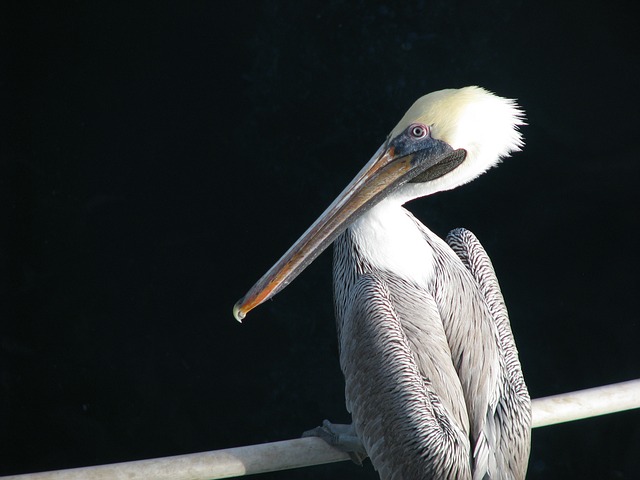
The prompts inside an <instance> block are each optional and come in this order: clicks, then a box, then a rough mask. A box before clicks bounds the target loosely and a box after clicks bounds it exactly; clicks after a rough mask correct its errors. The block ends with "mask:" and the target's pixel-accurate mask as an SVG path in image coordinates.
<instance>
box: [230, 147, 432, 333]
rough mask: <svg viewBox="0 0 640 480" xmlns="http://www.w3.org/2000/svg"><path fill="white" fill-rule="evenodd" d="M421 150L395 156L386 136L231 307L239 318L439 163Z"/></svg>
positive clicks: (272, 294)
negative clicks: (363, 217) (361, 219)
mask: <svg viewBox="0 0 640 480" xmlns="http://www.w3.org/2000/svg"><path fill="white" fill-rule="evenodd" d="M419 154H420V151H417V152H413V153H410V154H408V155H404V156H399V157H396V156H395V147H393V146H389V139H387V141H386V142H385V143H384V144H383V145H382V146H381V147H380V148H379V149H378V151H377V152H376V153H375V155H374V156H373V158H371V160H369V162H368V163H367V164H366V165H365V167H364V168H363V169H362V170H361V171H360V172H359V173H358V175H356V177H355V178H354V179H353V180H352V181H351V183H350V184H349V185H348V186H347V188H345V189H344V190H343V191H342V193H341V194H340V195H339V196H338V198H336V199H335V200H334V201H333V203H332V204H331V205H330V206H329V208H327V209H326V210H325V211H324V213H323V214H322V215H320V217H319V218H318V219H317V220H316V221H315V222H314V223H313V225H311V227H309V229H308V230H307V231H306V232H305V233H304V234H303V235H302V236H301V237H300V238H299V239H298V241H297V242H296V243H294V244H293V246H292V247H291V248H290V249H289V250H288V251H287V253H285V254H284V255H283V256H282V258H281V259H280V260H278V262H277V263H276V264H275V265H274V266H273V267H271V268H270V269H269V271H268V272H267V273H266V274H265V275H264V276H263V277H262V278H261V279H260V280H259V281H258V282H257V283H256V284H255V285H254V286H253V287H252V288H251V290H249V292H248V293H247V294H246V295H245V296H244V297H242V298H241V299H240V300H239V301H238V302H237V303H236V304H235V306H234V307H233V315H234V317H235V318H236V320H238V321H242V320H243V319H244V317H245V316H246V315H247V313H248V312H249V311H251V310H253V309H254V308H255V307H257V306H258V305H260V304H261V303H263V302H265V301H266V300H268V299H269V298H271V297H273V296H274V295H275V294H276V293H278V292H279V291H280V290H282V289H283V288H284V287H286V286H287V285H288V284H289V283H291V282H292V281H293V280H294V279H295V278H296V277H297V276H298V275H299V274H300V273H301V272H302V271H303V270H304V269H305V268H306V267H307V266H308V265H309V264H311V262H313V261H314V260H315V259H316V258H317V257H318V255H320V254H321V253H322V252H323V251H324V250H325V249H326V248H327V247H328V246H329V245H330V244H331V243H332V242H333V241H334V240H335V239H336V238H337V237H338V235H340V234H341V233H342V232H344V231H345V230H346V229H347V228H348V227H349V226H350V225H351V224H352V223H353V222H354V221H355V220H356V219H357V218H358V217H360V215H362V214H363V213H364V212H366V211H367V210H368V209H370V208H371V207H373V206H374V205H375V204H377V203H378V202H380V201H381V200H382V199H383V198H384V197H386V196H387V195H389V194H390V193H391V192H393V191H394V190H395V189H396V188H398V187H399V186H400V185H403V184H404V183H406V182H408V181H409V180H411V179H412V178H415V177H416V176H418V175H420V174H421V173H423V172H424V171H425V170H427V169H428V168H429V167H431V166H433V165H435V164H437V163H438V161H439V160H440V159H441V157H439V156H426V158H425V156H424V155H419Z"/></svg>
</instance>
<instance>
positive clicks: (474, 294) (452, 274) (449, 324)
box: [234, 87, 531, 480]
mask: <svg viewBox="0 0 640 480" xmlns="http://www.w3.org/2000/svg"><path fill="white" fill-rule="evenodd" d="M522 115H523V114H522V112H521V110H520V109H519V108H518V107H517V105H516V104H515V102H514V101H512V100H508V99H504V98H500V97H498V96H496V95H493V94H492V93H490V92H488V91H486V90H484V89H482V88H479V87H466V88H461V89H449V90H441V91H438V92H433V93H431V94H428V95H425V96H424V97H422V98H420V99H419V100H418V101H416V102H415V103H414V105H413V106H412V107H411V108H410V109H409V111H408V112H407V113H406V114H405V116H404V117H403V118H402V120H401V121H400V122H399V123H398V125H397V126H396V127H395V128H394V129H393V130H392V132H391V134H390V135H389V137H388V138H387V140H386V141H385V142H384V144H383V145H382V146H381V147H380V148H379V149H378V151H377V152H376V153H375V154H374V156H373V158H372V159H371V160H370V161H369V162H368V163H367V164H366V165H365V167H364V168H363V169H362V170H361V171H360V173H359V174H358V175H357V176H356V178H355V179H354V180H353V181H352V182H351V183H350V184H349V185H348V186H347V187H346V189H345V190H344V191H343V192H342V193H341V194H340V195H339V196H338V198H337V199H336V200H335V201H334V202H333V203H332V204H331V205H330V206H329V208H328V209H327V210H326V211H325V212H324V213H323V214H322V215H321V216H320V217H319V218H318V220H316V222H315V223H314V224H313V225H312V226H311V227H310V228H309V229H308V230H307V231H306V232H305V233H304V234H303V235H302V237H301V238H300V239H299V240H298V241H297V242H296V243H295V244H294V245H293V246H292V247H291V248H290V249H289V250H288V251H287V252H286V253H285V255H284V256H283V257H282V258H281V259H280V260H279V261H278V262H277V263H276V264H275V265H274V266H273V267H272V268H271V269H270V270H269V271H268V272H267V273H266V274H265V275H264V276H263V277H262V278H261V279H260V280H259V281H258V282H257V283H256V285H254V287H253V288H252V289H251V290H250V291H249V292H248V293H247V294H246V295H245V296H244V297H243V298H242V299H241V300H240V301H239V302H238V303H237V304H236V305H235V307H234V315H235V316H236V318H237V319H238V320H242V319H243V318H244V316H245V315H246V313H247V312H248V311H249V310H251V309H253V308H254V307H256V306H257V305H259V304H260V303H262V302H264V301H265V300H266V299H268V298H271V297H272V296H273V295H275V294H276V293H277V292H278V291H280V290H281V289H282V288H284V287H285V286H286V285H287V284H288V283H290V282H291V281H292V280H293V279H294V278H295V277H296V276H297V275H298V274H299V273H300V272H301V271H302V270H303V269H304V268H305V267H306V266H307V265H309V263H311V262H312V261H313V260H314V259H315V258H316V257H317V255H319V254H320V253H321V252H322V251H323V250H324V249H325V248H326V247H327V246H328V245H329V244H331V243H333V242H335V246H334V261H333V285H334V298H335V313H336V320H337V331H338V338H339V347H340V365H341V368H342V371H343V373H344V376H345V392H346V403H347V409H348V410H349V411H350V412H351V415H352V418H353V424H352V429H351V430H350V431H353V432H354V433H355V435H356V439H357V442H359V443H361V445H362V447H363V448H364V451H365V452H366V454H367V455H368V456H369V457H370V459H371V462H372V463H373V466H374V467H375V468H376V470H377V471H378V472H379V474H380V477H381V478H382V479H403V480H414V479H424V478H436V479H454V478H455V479H474V480H480V479H523V478H524V477H525V474H526V469H527V462H528V457H529V449H530V435H531V434H530V431H531V401H530V398H529V394H528V392H527V388H526V385H525V382H524V379H523V375H522V370H521V366H520V362H519V360H518V353H517V349H516V346H515V341H514V338H513V334H512V332H511V327H510V324H509V318H508V315H507V310H506V307H505V303H504V300H503V297H502V294H501V291H500V287H499V285H498V281H497V278H496V276H495V273H494V270H493V267H492V265H491V261H490V259H489V257H488V255H487V254H486V252H485V251H484V249H483V247H482V245H481V244H480V243H479V241H478V240H477V239H476V238H475V236H474V235H473V234H472V233H471V232H469V231H467V230H464V229H456V230H453V231H452V232H450V233H449V235H448V236H447V238H446V240H442V239H441V238H439V237H438V236H437V235H435V234H434V233H433V232H431V231H430V230H429V229H428V228H427V227H426V226H424V225H423V224H422V223H420V222H419V221H418V220H417V219H416V218H415V217H414V216H413V215H412V214H411V213H409V212H408V211H407V210H406V209H404V208H403V204H404V203H406V202H407V201H409V200H412V199H414V198H418V197H422V196H426V195H430V194H433V193H436V192H439V191H443V190H449V189H452V188H455V187H457V186H459V185H462V184H464V183H467V182H469V181H471V180H473V179H474V178H476V177H477V176H479V175H480V174H482V173H483V172H485V171H486V170H487V169H489V168H490V167H492V166H494V165H496V164H497V163H498V162H499V161H500V159H501V158H503V157H506V156H507V155H509V154H510V153H511V152H513V151H517V150H519V149H520V147H521V146H522V140H521V136H520V134H519V132H518V129H517V126H518V125H521V124H522ZM323 428H324V429H325V430H327V431H328V430H330V429H331V424H329V423H327V424H325V427H323ZM328 433H329V434H330V435H329V437H330V438H332V439H333V440H334V443H336V444H341V443H343V444H344V443H346V442H341V440H342V439H344V438H346V437H347V435H346V434H345V430H344V429H343V430H334V431H330V432H328Z"/></svg>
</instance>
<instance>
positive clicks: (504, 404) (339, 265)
mask: <svg viewBox="0 0 640 480" xmlns="http://www.w3.org/2000/svg"><path fill="white" fill-rule="evenodd" d="M398 208H400V209H401V210H402V211H403V214H404V215H406V216H407V217H408V218H409V219H410V220H411V222H412V224H413V228H415V229H416V230H417V231H419V232H420V233H421V235H422V238H423V241H424V243H425V246H426V247H427V248H428V249H429V250H430V251H431V255H430V256H424V258H431V259H432V262H433V265H425V266H424V267H425V268H424V269H425V271H428V272H431V273H430V274H429V275H428V276H427V277H425V278H423V279H416V278H403V276H402V275H398V274H397V272H393V271H391V270H387V269H385V268H384V267H383V268H381V267H380V265H379V262H377V261H375V259H372V258H371V254H370V250H371V248H370V247H371V246H370V245H367V248H366V249H363V248H361V246H360V244H359V243H360V242H359V239H358V235H357V232H355V231H353V230H352V229H350V230H347V231H346V232H345V233H344V234H342V235H341V236H340V237H339V238H338V240H337V241H336V243H335V246H334V294H335V309H336V319H337V328H338V334H339V339H340V362H341V367H342V370H343V372H344V375H345V383H346V399H347V408H348V409H349V411H350V412H351V413H352V416H353V421H354V426H355V429H356V432H357V434H358V436H359V437H360V439H361V441H362V442H363V445H364V447H365V449H366V450H367V453H368V454H369V456H370V457H371V461H372V463H373V465H374V467H375V468H376V469H377V470H378V471H379V473H380V476H381V478H382V479H385V480H386V479H405V480H411V479H419V478H473V479H483V478H496V479H501V478H505V479H507V478H514V479H517V478H524V473H525V472H526V465H527V459H528V441H529V428H530V403H529V397H528V393H527V391H526V386H525V384H524V380H523V379H522V373H521V370H520V365H519V362H518V358H517V351H516V349H515V343H514V341H513V336H512V334H511V330H510V327H509V320H508V317H507V314H506V308H505V307H504V301H503V300H502V295H501V294H500V290H499V286H498V284H497V280H495V274H494V273H493V268H492V267H491V263H490V261H489V259H488V257H487V255H486V253H485V252H484V250H483V249H482V247H481V245H480V243H479V242H478V241H477V240H476V239H475V237H474V236H473V235H472V234H471V233H470V232H467V231H466V230H461V229H459V230H456V231H454V232H452V233H451V234H450V236H449V237H448V239H447V241H448V242H450V243H451V244H452V246H453V249H452V248H451V247H449V245H447V243H445V242H444V241H443V240H442V239H440V238H439V237H437V236H436V235H435V234H433V233H432V232H431V231H429V230H428V229H427V228H426V227H425V226H424V225H422V224H421V223H420V222H419V221H418V220H416V219H415V218H414V217H413V216H412V215H411V214H410V213H409V212H407V211H406V210H405V209H403V208H402V207H398ZM374 210H375V209H374ZM406 237H407V235H406V234H405V235H403V236H402V238H406ZM385 240H388V239H385ZM364 252H367V253H366V254H365V253H364Z"/></svg>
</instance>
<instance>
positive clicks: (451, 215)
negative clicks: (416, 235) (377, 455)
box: [0, 0, 640, 479]
mask: <svg viewBox="0 0 640 480" xmlns="http://www.w3.org/2000/svg"><path fill="white" fill-rule="evenodd" d="M631 5H632V2H619V1H611V0H607V1H601V2H566V3H563V2H557V1H556V0H553V1H537V2H522V1H521V2H519V1H487V2H476V3H474V4H472V5H469V4H468V3H466V2H456V1H440V2H428V1H422V2H421V1H417V2H415V1H414V2H397V3H393V2H386V3H385V2H380V3H378V2H363V1H359V2H358V1H355V2H344V1H329V2H285V1H267V0H265V1H257V2H246V1H240V2H226V3H223V2H174V3H166V2H149V3H141V2H135V3H128V2H123V3H115V2H98V1H94V2H87V3H82V2H66V3H65V2H63V3H54V2H43V3H42V4H34V3H27V2H22V3H16V4H15V5H14V6H13V7H10V6H7V5H6V4H4V6H3V7H2V12H1V13H0V22H2V24H1V25H0V31H1V32H2V33H1V35H2V37H1V38H2V51H1V55H2V76H1V77H0V81H1V84H0V98H1V111H2V122H3V123H2V125H1V130H0V131H1V135H0V140H1V144H0V148H1V151H0V154H1V158H0V162H1V163H0V205H1V210H0V215H1V217H0V218H1V219H2V227H3V228H2V233H1V235H0V242H1V244H0V281H1V282H2V285H1V288H0V295H1V297H0V315H1V317H0V345H1V350H0V355H1V356H0V474H9V473H22V472H29V471H39V470H51V469H59V468H68V467H76V466H84V465H92V464H103V463H108V462H117V461H127V460H134V459H142V458H151V457H160V456H166V455H175V454H181V453H191V452H197V451H204V450H212V449H219V448H227V447H233V446H241V445H250V444H255V443H260V442H267V441H276V440H283V439H288V438H294V437H297V436H299V434H300V433H301V432H302V431H303V430H305V429H308V428H310V427H313V426H315V425H317V424H319V423H320V422H321V421H322V419H323V418H330V419H332V420H333V421H342V422H348V421H349V417H348V415H347V413H346V411H345V408H344V403H343V402H344V400H343V381H342V376H341V373H340V371H339V366H338V359H337V347H336V340H335V329H334V324H333V322H334V321H333V313H332V306H331V301H332V300H331V287H330V284H331V280H330V269H331V265H330V255H328V254H324V255H322V256H321V257H320V258H319V259H318V260H317V261H316V262H315V263H314V264H313V265H312V266H311V267H310V268H309V269H308V270H307V271H305V272H304V273H303V274H302V275H301V276H300V277H299V278H298V279H297V280H296V281H295V282H294V283H293V284H292V285H291V286H290V287H289V288H287V289H286V290H285V291H283V292H282V293H281V294H279V295H278V296H277V297H276V298H275V299H274V300H273V301H270V302H268V303H267V304H266V305H264V306H262V307H260V308H258V309H257V310H256V311H255V312H253V313H252V314H251V315H250V316H249V317H248V318H247V320H246V321H245V324H243V325H240V324H238V323H237V322H236V321H235V320H234V319H233V317H232V315H231V308H232V306H233V304H234V303H235V301H236V300H237V299H238V298H239V297H240V296H241V295H242V294H244V293H245V291H246V290H247V289H248V288H249V287H250V286H251V285H252V284H253V283H254V281H255V280H257V279H258V278H259V276H260V275H262V273H264V271H265V270H266V269H267V268H268V267H269V266H270V265H271V264H272V263H273V262H274V261H275V260H277V258H278V257H279V256H280V255H281V254H282V253H283V252H284V251H285V250H286V248H288V246H289V245H290V244H291V243H292V242H293V241H294V240H295V239H296V238H297V237H298V236H299V234H301V233H302V231H304V230H305V229H306V227H307V226H308V225H309V224H310V223H311V222H312V221H313V220H314V219H315V218H316V217H317V215H318V214H319V213H320V212H321V211H322V210H323V209H324V208H325V207H326V206H327V205H328V204H329V203H330V201H331V200H332V199H333V198H334V197H335V195H337V194H338V193H339V192H340V190H341V189H342V187H344V186H345V185H346V183H347V182H348V181H349V180H350V179H351V178H352V177H353V175H354V174H355V173H356V172H357V171H358V170H359V169H360V167H361V166H362V165H363V164H364V162H365V161H367V160H368V159H369V157H370V156H371V154H372V153H373V152H374V151H375V150H376V149H377V147H378V146H379V145H380V144H381V143H382V141H383V140H384V138H385V137H386V135H387V133H388V132H389V131H390V130H391V128H392V127H393V126H394V125H395V124H396V122H397V121H398V120H399V119H400V117H401V116H402V114H403V113H404V112H405V110H406V109H407V108H408V107H409V105H410V104H411V103H412V102H413V101H414V100H415V99H416V98H418V97H419V96H421V95H423V94H425V93H428V92H430V91H433V90H438V89H441V88H448V87H461V86H465V85H470V84H477V85H481V86H484V87H485V88H488V89H490V90H492V91H494V92H496V93H498V94H499V95H501V96H506V97H511V98H517V99H518V101H519V103H520V104H521V105H522V106H523V108H524V109H525V110H526V112H527V121H528V123H529V126H527V127H524V128H523V133H524V136H525V140H526V147H525V149H524V151H523V152H522V153H518V154H516V155H515V156H514V157H513V158H511V159H508V160H507V161H505V162H504V163H503V164H502V165H501V166H500V167H499V168H498V169H493V170H491V171H490V172H488V173H487V174H485V175H484V176H482V177H481V178H479V179H478V180H476V181H475V182H473V183H471V184H469V185H467V186H464V187H461V188H459V189H457V190H455V191H452V192H446V193H441V194H438V195H436V196H434V197H432V198H428V199H422V200H418V201H416V202H414V203H413V204H411V205H410V208H411V210H412V211H413V212H414V213H415V214H416V215H417V216H418V217H419V218H420V219H422V220H423V221H424V222H425V223H426V224H427V225H429V226H430V228H432V229H433V230H434V231H436V232H437V233H438V234H440V235H445V234H446V232H447V231H448V230H449V229H451V228H454V227H457V226H465V227H467V228H469V229H470V230H472V231H473V232H474V233H476V235H477V236H478V237H479V238H480V240H481V241H482V243H483V244H484V246H485V248H486V249H487V250H488V252H489V254H490V255H491V257H492V259H493V262H494V265H495V268H496V270H497V273H498V277H499V278H500V281H501V285H502V287H503V293H504V295H505V297H506V300H507V305H508V307H509V310H510V315H511V321H512V327H513V330H514V334H515V336H516V340H517V343H518V347H519V350H520V358H521V361H522V364H523V369H524V372H525V377H526V379H527V383H528V385H529V389H530V392H531V395H532V397H534V398H537V397H542V396H546V395H550V394H555V393H561V392H568V391H573V390H577V389H581V388H587V387H592V386H597V385H603V384H609V383H613V382H618V381H623V380H628V379H632V378H636V377H640V357H639V355H640V354H639V348H640V347H639V346H638V345H639V339H640V322H639V316H638V304H637V298H638V297H637V296H638V287H639V281H638V276H637V275H638V274H637V272H638V269H639V268H640V255H639V254H638V227H639V219H638V214H637V211H638V210H637V209H638V205H639V200H640V193H639V191H640V190H639V189H638V180H640V175H639V173H640V167H639V162H638V149H637V139H638V134H637V131H638V127H639V125H640V123H639V121H638V106H639V104H640V102H639V100H640V98H639V97H640V93H639V91H638V85H639V80H640V71H639V70H640V69H639V63H638V60H639V53H640V50H639V48H638V46H637V44H638V42H637V33H636V32H637V21H636V16H635V15H633V10H632V8H631ZM638 452H640V414H639V413H638V412H637V411H636V412H633V411H632V412H627V413H620V414H615V415H610V416H605V417H600V418H593V419H588V420H582V421H578V422H573V423H569V424H564V425H558V426H553V427H546V428H542V429H537V430H535V431H534V434H533V448H532V453H531V461H530V466H529V475H528V478H531V479H538V478H540V479H541V478H546V479H549V478H551V479H553V478H602V479H605V478H611V479H618V478H640V455H639V454H638ZM261 478H265V479H266V478H274V479H275V478H277V479H298V478H318V479H320V478H370V479H374V478H377V475H376V474H375V472H374V471H373V469H372V467H371V465H370V464H369V463H368V462H367V463H366V465H365V466H364V468H359V467H357V466H355V465H352V464H350V463H346V462H345V463H341V464H335V465H327V466H319V467H313V468H310V469H304V470H297V471H288V472H279V473H273V474H269V475H264V476H263V477H261Z"/></svg>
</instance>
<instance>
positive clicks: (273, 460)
mask: <svg viewBox="0 0 640 480" xmlns="http://www.w3.org/2000/svg"><path fill="white" fill-rule="evenodd" d="M532 403H533V427H534V428H537V427H544V426H547V425H553V424H556V423H562V422H571V421H573V420H579V419H583V418H589V417H595V416H597V415H604V414H607V413H615V412H620V411H623V410H630V409H633V408H640V379H638V380H631V381H628V382H622V383H616V384H612V385H605V386H602V387H596V388H590V389H587V390H580V391H577V392H571V393H563V394H560V395H553V396H551V397H545V398H538V399H535V400H533V402H532ZM344 460H349V456H348V455H347V454H346V453H343V452H340V451H338V450H336V449H334V448H333V447H330V446H329V445H327V444H326V443H325V442H324V441H323V440H321V439H319V438H298V439H295V440H285V441H282V442H273V443H264V444H261V445H250V446H246V447H237V448H227V449H224V450H216V451H212V452H203V453H193V454H189V455H178V456H174V457H165V458H155V459H151V460H139V461H135V462H125V463H114V464H110V465H100V466H96V467H82V468H72V469H69V470H57V471H53V472H43V473H27V474H23V475H14V476H9V477H0V478H2V480H106V479H109V480H119V479H122V480H124V479H126V480H134V479H136V480H137V479H145V480H213V479H219V478H231V477H240V476H243V475H252V474H256V473H266V472H273V471H277V470H287V469H291V468H301V467H308V466H312V465H320V464H323V463H332V462H341V461H344Z"/></svg>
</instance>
